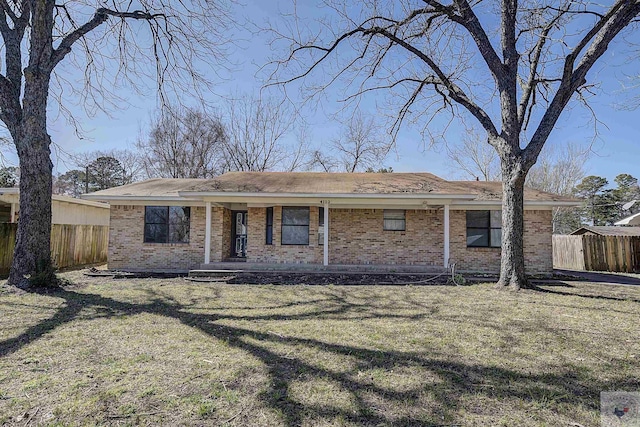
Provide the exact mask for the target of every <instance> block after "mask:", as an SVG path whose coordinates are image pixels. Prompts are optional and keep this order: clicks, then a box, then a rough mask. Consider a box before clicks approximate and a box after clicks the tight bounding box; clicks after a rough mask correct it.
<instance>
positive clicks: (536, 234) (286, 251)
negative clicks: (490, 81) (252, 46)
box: [109, 205, 553, 274]
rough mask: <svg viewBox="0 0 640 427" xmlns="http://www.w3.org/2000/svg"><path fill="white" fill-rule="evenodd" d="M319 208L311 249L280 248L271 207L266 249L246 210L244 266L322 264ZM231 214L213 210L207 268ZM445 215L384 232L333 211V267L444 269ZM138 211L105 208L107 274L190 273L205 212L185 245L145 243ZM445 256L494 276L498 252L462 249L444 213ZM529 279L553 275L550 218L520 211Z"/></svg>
mask: <svg viewBox="0 0 640 427" xmlns="http://www.w3.org/2000/svg"><path fill="white" fill-rule="evenodd" d="M318 210H319V208H318V207H314V206H312V207H310V226H309V245H308V246H307V245H282V244H281V224H282V221H281V218H282V208H281V207H280V206H276V207H274V215H273V216H274V218H273V244H272V245H266V244H265V236H266V208H249V209H248V213H249V215H248V221H247V235H248V236H247V237H248V247H247V261H248V262H271V263H313V264H322V260H323V246H322V245H320V244H318V234H317V231H318ZM231 220H232V218H231V211H230V210H228V209H224V208H219V207H216V208H213V209H212V224H211V237H212V238H211V261H212V262H217V261H224V260H225V259H227V258H228V257H229V254H230V250H231V249H230V248H231ZM443 220H444V213H443V210H408V211H406V231H384V230H383V210H382V209H331V210H330V220H329V224H330V229H329V249H330V250H329V262H330V263H331V264H405V265H425V266H441V265H443V256H444V255H443V252H444V243H443ZM143 233H144V206H118V205H113V206H111V225H110V236H109V267H110V268H113V269H145V268H146V269H162V270H167V269H181V270H184V269H191V268H197V267H198V266H199V265H200V263H202V262H203V259H204V233H205V208H204V207H192V208H191V235H190V242H189V243H188V244H160V243H143ZM450 236H451V237H450V255H451V260H452V261H454V262H456V264H457V268H458V269H459V270H460V271H476V272H497V271H498V270H499V268H500V249H499V248H467V244H466V215H465V211H459V210H452V211H451V213H450ZM524 238H525V261H526V267H527V273H529V274H538V273H550V272H551V271H552V265H553V260H552V251H551V211H525V237H524Z"/></svg>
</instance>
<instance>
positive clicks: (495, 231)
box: [467, 211, 502, 248]
mask: <svg viewBox="0 0 640 427" xmlns="http://www.w3.org/2000/svg"><path fill="white" fill-rule="evenodd" d="M501 245H502V211H467V246H469V247H487V248H499V247H500V246H501Z"/></svg>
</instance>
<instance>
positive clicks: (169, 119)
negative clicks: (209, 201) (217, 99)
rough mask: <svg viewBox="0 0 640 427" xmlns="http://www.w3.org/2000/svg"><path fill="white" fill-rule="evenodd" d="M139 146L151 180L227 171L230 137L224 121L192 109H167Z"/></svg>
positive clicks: (146, 172)
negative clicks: (225, 167) (225, 154)
mask: <svg viewBox="0 0 640 427" xmlns="http://www.w3.org/2000/svg"><path fill="white" fill-rule="evenodd" d="M152 126H153V127H152V129H151V132H150V133H149V135H148V136H147V137H143V138H140V139H139V141H138V143H137V147H138V150H139V153H140V156H141V161H142V167H143V169H144V172H145V174H146V176H147V177H149V178H157V177H160V178H213V177H214V176H216V175H218V174H220V173H221V172H222V171H223V170H224V155H223V151H224V148H225V146H226V144H227V135H226V132H225V129H224V125H223V123H222V121H221V118H220V117H218V116H217V115H215V114H211V113H206V112H204V111H199V110H195V109H192V108H181V107H172V108H166V109H165V111H163V112H161V113H159V114H158V115H157V117H156V118H155V119H154V124H153V125H152Z"/></svg>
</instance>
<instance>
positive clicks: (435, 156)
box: [50, 0, 640, 182]
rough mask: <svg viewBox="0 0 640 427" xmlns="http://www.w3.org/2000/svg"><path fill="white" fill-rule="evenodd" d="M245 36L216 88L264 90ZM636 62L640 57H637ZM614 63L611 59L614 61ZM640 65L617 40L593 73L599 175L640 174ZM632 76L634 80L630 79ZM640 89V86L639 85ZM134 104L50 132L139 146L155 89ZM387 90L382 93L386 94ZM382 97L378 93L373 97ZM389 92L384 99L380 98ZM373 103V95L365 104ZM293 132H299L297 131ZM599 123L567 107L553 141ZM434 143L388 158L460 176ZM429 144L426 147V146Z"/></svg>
mask: <svg viewBox="0 0 640 427" xmlns="http://www.w3.org/2000/svg"><path fill="white" fill-rule="evenodd" d="M301 3H302V4H303V6H304V8H303V9H302V10H301V12H300V13H301V14H306V15H307V16H308V17H309V18H313V17H316V16H317V17H319V16H322V15H323V14H324V13H325V12H324V11H323V10H322V9H321V8H318V7H315V6H314V4H315V2H312V1H307V2H301ZM289 4H290V3H289V2H288V1H285V0H280V1H279V2H275V1H266V2H265V1H258V0H245V1H244V2H243V4H242V5H236V6H235V11H234V13H235V14H236V16H237V18H238V19H239V20H242V19H246V20H247V21H251V22H254V23H255V24H256V25H258V26H262V25H265V23H266V21H267V20H270V21H271V22H278V20H281V19H282V17H281V15H280V13H279V10H283V9H286V8H288V7H289ZM238 36H239V38H240V41H238V42H237V43H236V44H235V45H234V46H232V47H231V48H230V49H231V55H230V57H229V59H230V60H231V61H232V62H233V63H234V64H236V65H235V66H234V67H233V70H232V71H231V72H230V73H227V74H226V78H225V79H224V80H222V81H220V82H219V83H218V84H217V86H216V88H215V91H216V93H217V94H218V95H222V96H225V95H233V94H237V93H243V92H250V91H255V90H258V89H259V88H260V87H261V86H262V84H263V81H262V80H261V78H260V76H259V75H258V70H259V68H260V66H262V65H263V64H264V63H265V62H266V61H267V59H268V57H269V55H273V54H275V53H273V52H269V48H268V45H267V42H266V36H265V35H257V36H256V35H254V34H252V33H251V32H249V31H244V32H243V31H240V30H239V31H238ZM636 62H637V61H636ZM611 64H613V65H611ZM639 74H640V67H639V66H637V64H635V63H633V62H632V63H630V64H625V61H624V60H623V59H622V58H621V57H620V55H618V54H617V51H616V46H615V45H614V46H612V49H611V50H610V51H609V52H608V53H607V54H606V57H605V58H603V60H601V62H600V64H599V65H598V66H597V68H596V69H595V70H594V73H592V75H597V77H598V78H599V79H601V80H602V81H603V85H602V87H601V89H600V92H601V93H600V94H599V95H598V96H597V97H595V98H594V99H593V100H592V106H593V108H594V110H595V111H596V112H597V114H598V117H599V119H600V120H601V121H602V122H603V123H604V124H603V125H600V127H599V138H598V139H597V140H596V141H595V142H594V143H593V150H594V152H595V153H594V155H593V156H592V158H591V160H590V161H589V163H588V164H587V172H588V174H594V175H601V176H604V177H606V178H607V179H609V181H610V182H612V181H613V178H614V177H615V175H617V174H619V173H630V174H632V175H635V176H636V177H640V168H639V167H638V165H639V164H640V150H638V148H637V147H638V140H639V139H640V109H639V110H636V111H627V110H622V109H620V108H616V107H615V106H614V104H615V103H616V102H617V101H619V100H620V99H623V98H624V97H625V96H627V95H628V94H624V93H621V89H622V86H621V84H620V80H627V76H628V75H639ZM627 84H629V82H628V81H627ZM636 92H637V94H640V87H639V88H636ZM120 95H121V96H123V97H125V98H126V99H127V101H128V103H129V104H130V105H129V106H123V108H122V109H119V110H114V111H112V112H111V117H107V116H106V115H104V114H98V115H96V116H95V117H87V115H86V114H84V113H83V112H82V111H81V110H75V112H76V115H77V116H78V117H80V121H81V123H82V125H83V128H84V130H85V132H84V135H83V136H84V138H83V139H80V138H78V137H77V135H75V133H74V130H73V129H72V127H71V126H70V125H69V124H68V123H67V122H66V121H65V120H64V118H62V117H51V118H50V133H51V135H52V138H53V140H54V141H55V143H56V144H57V145H58V146H59V147H60V148H61V150H62V151H64V152H69V153H78V152H85V151H94V150H108V149H115V148H133V144H134V143H135V141H136V139H137V137H138V135H139V133H140V131H141V129H145V128H147V127H148V123H149V118H150V115H151V114H152V113H153V111H154V109H155V108H156V105H157V100H156V98H155V96H154V94H152V93H150V94H148V96H139V95H135V94H128V93H126V92H125V93H122V94H120ZM327 95H328V96H327V98H328V101H326V102H324V103H322V104H321V106H320V108H319V109H318V111H308V112H307V116H306V117H305V118H306V120H307V121H308V123H309V127H308V130H309V134H310V135H311V137H312V142H313V144H314V145H316V146H321V145H322V144H323V142H325V141H327V140H329V139H331V138H332V137H334V136H336V135H337V133H338V131H339V127H338V126H337V125H336V124H335V122H334V120H333V119H332V118H331V113H334V112H336V111H338V110H339V108H340V107H341V106H340V105H339V104H338V103H336V102H334V101H333V100H334V99H336V98H339V97H340V96H341V95H342V93H341V89H340V87H339V86H336V87H335V88H333V89H331V91H330V92H329V93H328V94H327ZM216 96H217V95H213V94H212V95H211V98H210V101H211V102H213V103H215V102H216V99H217V98H216ZM380 96H382V97H384V95H382V94H381V95H380ZM374 101H375V102H376V103H377V100H374ZM382 101H383V100H381V102H382ZM367 105H368V107H369V109H370V110H371V111H373V103H372V102H370V103H369V104H367ZM463 131H464V130H463V128H462V126H461V125H460V124H459V123H457V122H456V121H454V123H453V125H452V126H451V128H450V130H449V132H448V134H447V140H448V141H449V142H455V141H456V140H457V139H459V138H460V134H461V132H463ZM292 137H293V136H292ZM592 138H593V128H592V126H591V125H590V124H589V115H588V114H587V113H586V112H585V111H584V110H582V109H579V108H575V109H573V110H570V111H566V112H565V113H563V116H562V117H561V120H560V122H559V123H558V126H557V128H556V129H555V130H554V132H553V133H552V134H551V137H550V143H551V144H562V143H564V142H574V143H579V144H584V145H587V144H589V143H590V142H591V141H592ZM427 145H428V143H425V141H423V140H422V138H421V136H420V133H419V132H418V131H417V130H416V129H412V128H406V129H405V130H403V131H402V132H401V133H400V137H399V138H398V144H397V150H396V153H392V154H391V155H390V156H389V159H388V161H387V162H386V164H387V166H391V167H393V169H394V171H397V172H403V171H429V172H433V173H435V174H437V175H441V176H444V177H456V175H457V174H456V171H455V168H454V167H453V165H451V164H450V161H449V160H448V159H447V157H446V154H445V150H444V147H443V145H442V144H436V145H435V146H433V147H430V148H429V147H425V146H427ZM425 148H426V149H425ZM64 158H65V156H64V155H61V156H54V167H55V172H56V173H61V172H64V171H65V170H67V169H69V168H72V167H73V166H74V165H73V164H70V163H69V162H67V161H64Z"/></svg>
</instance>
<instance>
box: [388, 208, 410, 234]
mask: <svg viewBox="0 0 640 427" xmlns="http://www.w3.org/2000/svg"><path fill="white" fill-rule="evenodd" d="M383 218H384V219H383V222H384V225H383V227H382V228H383V230H387V231H405V229H406V226H407V220H406V216H405V211H403V210H400V209H385V210H384V213H383Z"/></svg>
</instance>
